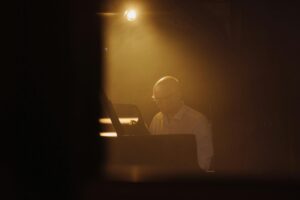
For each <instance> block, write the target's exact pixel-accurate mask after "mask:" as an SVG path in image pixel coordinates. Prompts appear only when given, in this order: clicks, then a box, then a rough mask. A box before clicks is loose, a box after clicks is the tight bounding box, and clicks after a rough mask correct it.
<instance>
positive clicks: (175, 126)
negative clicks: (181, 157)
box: [150, 76, 213, 171]
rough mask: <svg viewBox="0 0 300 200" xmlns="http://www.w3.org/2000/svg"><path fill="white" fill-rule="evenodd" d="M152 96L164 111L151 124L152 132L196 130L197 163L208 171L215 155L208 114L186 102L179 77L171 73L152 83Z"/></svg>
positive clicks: (167, 132) (173, 132)
mask: <svg viewBox="0 0 300 200" xmlns="http://www.w3.org/2000/svg"><path fill="white" fill-rule="evenodd" d="M152 98H153V100H154V101H155V102H156V104H157V106H158V108H159V109H160V111H161V112H159V113H157V114H156V115H155V116H154V117H153V119H152V122H151V124H150V132H151V133H152V134H194V135H195V136H196V143H197V155H198V164H199V166H200V168H201V169H203V170H205V171H207V170H209V168H210V162H211V158H212V156H213V144H212V135H211V127H210V124H209V123H208V121H207V119H206V117H205V116H204V115H202V114H201V113H199V112H197V111H196V110H193V109H192V108H190V107H188V106H186V105H184V102H183V100H182V95H181V88H180V84H179V81H178V80H177V79H176V78H175V77H172V76H165V77H163V78H161V79H159V80H158V81H157V82H156V83H155V85H154V87H153V96H152Z"/></svg>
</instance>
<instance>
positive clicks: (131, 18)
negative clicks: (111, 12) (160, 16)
mask: <svg viewBox="0 0 300 200" xmlns="http://www.w3.org/2000/svg"><path fill="white" fill-rule="evenodd" d="M124 16H126V17H127V20H128V21H134V20H136V16H137V14H136V11H135V10H133V9H131V10H126V11H125V13H124Z"/></svg>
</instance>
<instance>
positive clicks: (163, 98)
mask: <svg viewBox="0 0 300 200" xmlns="http://www.w3.org/2000/svg"><path fill="white" fill-rule="evenodd" d="M173 95H174V94H173V93H170V94H169V95H167V96H165V97H159V98H157V97H155V96H154V95H153V96H152V100H153V101H154V102H155V103H159V102H162V101H167V100H169V99H170V98H171V97H172V96H173Z"/></svg>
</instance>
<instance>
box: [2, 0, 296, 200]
mask: <svg viewBox="0 0 300 200" xmlns="http://www.w3.org/2000/svg"><path fill="white" fill-rule="evenodd" d="M142 2H143V1H142ZM145 2H147V3H148V4H149V5H151V6H153V7H156V8H158V9H161V10H163V11H170V10H174V9H175V10H180V12H183V13H185V12H187V13H189V12H190V11H191V10H192V9H195V10H196V12H195V13H197V11H198V8H199V9H200V10H201V9H202V6H203V4H201V3H203V2H204V3H206V4H207V5H210V6H208V7H209V8H210V9H208V10H210V11H211V12H213V13H215V14H214V15H212V14H211V12H209V11H207V13H205V12H201V13H199V19H202V21H204V22H206V26H205V27H206V29H205V30H204V32H206V34H207V35H210V36H211V37H212V38H213V40H214V42H212V43H211V46H210V45H208V47H210V49H208V51H207V54H208V57H209V56H211V55H212V54H213V55H214V60H215V62H216V63H220V66H222V67H219V68H218V67H216V68H215V69H214V73H219V74H220V76H221V77H222V82H220V83H219V84H217V86H216V93H218V92H220V93H222V94H224V95H225V96H226V98H224V99H225V100H226V101H225V100H224V101H223V99H221V100H214V99H212V104H213V108H214V109H213V111H209V109H208V107H207V106H208V105H207V104H205V103H204V104H201V105H198V104H197V103H195V102H193V100H192V99H191V100H189V102H190V103H191V104H192V105H193V106H194V107H196V108H198V109H199V110H202V111H203V112H204V113H206V114H207V115H209V118H210V119H211V120H212V121H213V124H214V143H215V151H216V153H215V154H216V157H215V162H214V168H215V169H216V171H217V172H220V174H221V175H226V176H228V178H227V179H223V178H220V179H215V182H214V181H207V182H205V181H204V182H203V181H202V182H201V180H199V181H200V182H201V183H197V182H193V183H190V184H188V185H179V186H178V185H177V186H175V183H173V185H172V182H171V183H166V184H165V185H164V184H163V183H161V185H159V188H161V187H162V188H163V187H165V188H166V190H162V191H174V190H175V191H177V193H173V194H174V197H175V195H176V196H178V195H179V194H180V195H183V196H184V194H190V195H197V196H199V195H200V196H201V195H202V194H204V193H205V192H206V193H205V194H206V195H208V196H209V195H210V194H211V193H213V192H214V191H216V190H219V189H220V187H223V189H224V190H226V189H229V190H228V192H230V194H233V193H234V192H235V190H236V189H238V191H239V194H241V195H244V194H246V193H247V192H254V189H251V188H255V187H256V186H258V187H259V186H261V185H260V184H262V185H263V186H262V187H261V188H265V186H266V185H267V186H269V187H267V188H268V189H266V190H263V189H262V190H263V191H264V192H263V193H262V194H264V195H272V194H282V195H286V194H292V193H291V191H292V192H295V191H296V190H293V189H294V187H293V186H290V185H289V184H290V183H297V181H293V180H294V179H295V180H298V177H299V176H298V175H299V167H300V166H299V165H300V160H299V135H298V126H297V125H298V124H297V119H298V117H297V116H298V110H299V109H298V98H297V91H298V90H297V86H298V85H297V83H298V78H299V74H298V66H299V58H298V55H297V53H298V50H299V46H298V44H299V38H298V37H299V36H298V35H299V30H298V21H299V16H298V14H297V8H298V5H297V4H296V3H294V2H289V3H275V2H273V1H260V2H254V1H247V0H245V1H194V2H192V1H185V2H183V1H171V0H170V1H145ZM219 4H224V5H226V6H225V7H226V8H228V7H229V14H228V15H226V14H220V13H218V6H216V5H219ZM110 6H111V7H112V8H114V6H112V5H110V3H109V1H107V2H101V3H100V2H97V1H89V2H85V1H49V2H47V4H46V3H45V2H39V1H23V2H20V3H19V4H16V5H15V8H16V9H14V10H15V11H16V12H13V14H10V15H8V18H9V19H11V20H9V22H7V23H6V24H5V25H7V28H6V29H5V30H6V31H4V32H5V33H7V36H8V37H7V38H9V39H6V38H4V40H5V46H4V48H5V51H6V52H8V53H12V55H13V56H8V57H6V59H7V60H8V63H9V64H10V65H11V64H12V65H13V66H12V67H7V68H4V69H5V70H4V72H3V73H2V76H3V78H2V81H3V83H2V84H1V85H2V86H3V89H2V91H3V100H4V103H3V104H2V107H3V110H4V112H3V113H4V114H3V122H4V123H3V124H4V127H3V130H5V129H6V128H7V130H8V132H3V135H4V136H5V137H4V138H3V140H2V141H3V145H2V147H3V149H2V152H3V153H4V156H3V161H4V162H3V163H4V164H3V165H2V169H3V170H2V173H3V177H4V178H3V179H2V181H3V183H4V184H5V185H6V187H4V191H5V192H4V193H3V194H4V195H6V194H8V195H9V196H10V197H11V198H14V197H16V196H17V195H19V194H20V195H21V196H23V197H25V198H26V199H50V198H51V199H53V198H57V197H58V196H59V197H63V198H78V199H82V198H83V197H81V196H80V195H81V194H82V193H84V191H86V189H87V188H88V189H90V188H92V186H94V188H95V189H94V190H93V191H98V190H99V193H98V192H95V193H92V196H94V197H99V198H100V197H101V190H102V192H103V190H104V188H105V191H106V193H104V194H105V195H110V193H109V192H110V191H112V192H113V191H115V190H119V191H121V192H120V193H119V194H120V195H125V196H126V195H127V196H130V195H132V194H134V193H136V192H137V190H138V191H139V192H138V193H140V194H141V193H143V192H145V193H149V192H151V191H152V192H153V190H155V191H157V192H159V191H160V190H159V189H158V186H157V185H154V184H148V185H147V184H144V185H142V186H141V185H140V186H137V185H135V186H134V185H128V184H125V183H124V185H126V186H124V185H120V183H118V184H117V183H116V184H115V185H114V184H102V185H101V179H100V177H97V175H96V174H97V171H98V169H97V167H98V166H99V163H101V160H102V159H103V156H104V152H103V151H102V150H103V148H104V146H103V145H102V146H101V144H97V142H96V141H97V135H98V133H97V131H98V124H97V119H98V116H99V114H100V112H101V111H100V109H99V107H100V106H99V99H98V95H99V88H100V86H101V83H102V80H103V77H102V76H101V74H103V71H102V70H103V63H101V62H102V60H101V56H100V55H102V52H101V43H102V42H103V41H101V40H100V39H101V37H100V36H101V26H99V24H100V21H99V19H98V18H97V17H96V15H95V13H96V12H98V11H99V10H100V11H101V10H109V9H110V8H111V7H110ZM221 7H222V6H221ZM223 7H224V6H223ZM223 7H222V8H220V9H219V10H221V11H222V9H223V11H224V9H225V8H223ZM175 13H176V12H175ZM221 13H222V12H221ZM225 13H228V12H225ZM212 16H214V17H213V19H214V20H208V19H211V18H212ZM224 16H226V17H227V18H225V17H224ZM224 18H225V19H224ZM10 21H12V22H10ZM217 21H219V22H218V23H217ZM100 25H101V24H100ZM219 26H221V27H223V26H225V27H227V29H226V28H225V30H227V32H226V31H224V32H222V31H220V29H221V30H224V28H220V27H219ZM10 38H11V39H10ZM221 64H222V65H221ZM10 65H8V66H10ZM15 66H16V67H15ZM99 66H101V67H99ZM216 66H218V65H216ZM194 70H195V72H197V69H196V68H195V69H194ZM15 72H17V73H15ZM15 74H16V76H15ZM14 158H17V159H14ZM249 177H251V178H257V179H256V181H254V182H251V181H245V180H247V178H249ZM234 178H238V180H241V181H240V182H239V181H233V179H234ZM266 178H271V180H272V179H273V180H275V181H273V184H269V183H267V184H264V183H265V182H263V181H262V180H263V179H266ZM278 178H283V179H278ZM284 180H290V181H288V182H286V181H284ZM276 181H277V182H276ZM276 183H277V185H276ZM287 183H289V184H287ZM121 184H122V183H121ZM201 184H202V185H201ZM203 184H204V185H207V187H209V189H207V190H204V189H203V187H201V186H203ZM241 184H242V185H244V186H243V188H241V187H237V185H241ZM224 185H227V187H225V186H224ZM282 185H284V187H281V186H282ZM104 186H105V187H104ZM138 187H139V188H138ZM140 187H142V189H141V188H140ZM176 187H177V189H176ZM200 187H201V188H202V190H201V189H199V188H200ZM122 188H123V189H124V188H126V189H124V190H125V192H124V191H123V192H122ZM245 188H247V189H245ZM278 188H281V189H287V188H289V189H290V190H291V191H289V192H287V193H281V192H283V190H279V189H278ZM269 189H270V190H269ZM271 189H273V190H271ZM224 190H223V191H224ZM108 191H109V192H108ZM179 191H180V192H179ZM201 191H202V192H201ZM274 192H275V193H274ZM225 193H226V192H225ZM169 194H170V195H172V193H169ZM223 194H224V193H223ZM256 194H258V195H259V194H260V193H259V192H257V193H256ZM114 195H115V197H116V196H118V193H114ZM153 195H154V194H153ZM119 197H120V196H119ZM153 197H159V195H158V196H155V195H154V196H153Z"/></svg>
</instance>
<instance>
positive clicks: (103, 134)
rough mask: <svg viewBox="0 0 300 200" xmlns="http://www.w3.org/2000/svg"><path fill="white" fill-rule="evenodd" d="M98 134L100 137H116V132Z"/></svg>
mask: <svg viewBox="0 0 300 200" xmlns="http://www.w3.org/2000/svg"><path fill="white" fill-rule="evenodd" d="M99 135H100V136H101V137H117V133H116V132H100V133H99Z"/></svg>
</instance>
